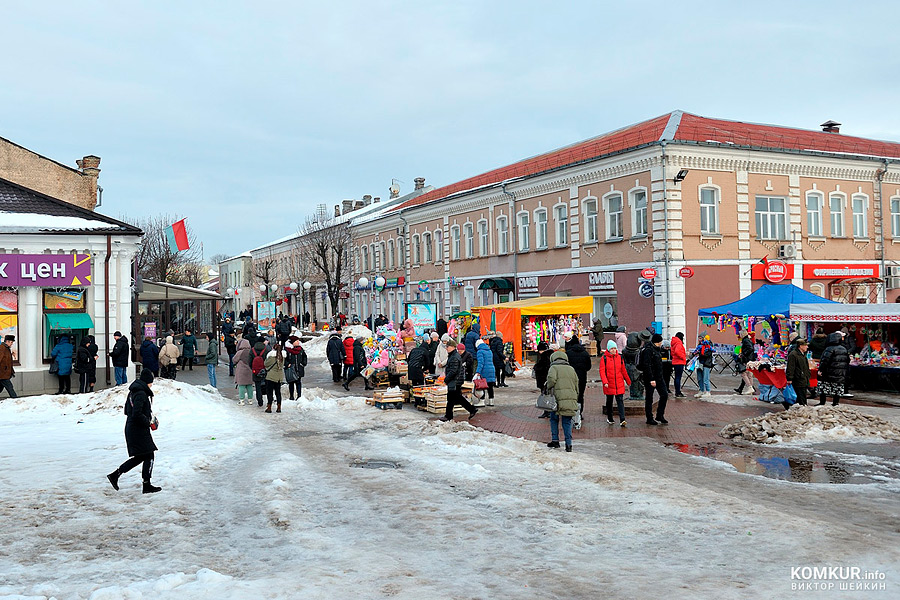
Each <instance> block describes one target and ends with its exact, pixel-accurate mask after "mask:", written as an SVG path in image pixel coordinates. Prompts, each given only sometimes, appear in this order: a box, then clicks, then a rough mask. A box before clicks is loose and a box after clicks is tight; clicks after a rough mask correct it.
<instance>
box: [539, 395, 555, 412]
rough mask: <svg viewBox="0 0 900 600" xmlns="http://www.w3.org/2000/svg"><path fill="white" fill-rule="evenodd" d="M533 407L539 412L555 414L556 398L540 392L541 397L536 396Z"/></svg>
mask: <svg viewBox="0 0 900 600" xmlns="http://www.w3.org/2000/svg"><path fill="white" fill-rule="evenodd" d="M534 405H535V406H536V407H537V408H540V409H541V410H547V411H550V412H556V396H554V395H553V394H548V393H545V392H541V395H540V396H538V399H537V402H535V403H534Z"/></svg>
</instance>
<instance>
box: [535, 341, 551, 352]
mask: <svg viewBox="0 0 900 600" xmlns="http://www.w3.org/2000/svg"><path fill="white" fill-rule="evenodd" d="M549 349H550V346H549V345H548V344H547V342H540V343H538V347H537V351H538V352H543V351H544V350H549Z"/></svg>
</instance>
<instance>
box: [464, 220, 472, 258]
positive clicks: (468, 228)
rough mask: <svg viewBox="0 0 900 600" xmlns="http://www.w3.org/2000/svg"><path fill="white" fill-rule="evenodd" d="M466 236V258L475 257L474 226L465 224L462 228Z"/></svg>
mask: <svg viewBox="0 0 900 600" xmlns="http://www.w3.org/2000/svg"><path fill="white" fill-rule="evenodd" d="M463 231H464V232H465V236H466V258H473V257H474V256H475V226H474V225H473V224H472V223H466V224H465V225H464V226H463Z"/></svg>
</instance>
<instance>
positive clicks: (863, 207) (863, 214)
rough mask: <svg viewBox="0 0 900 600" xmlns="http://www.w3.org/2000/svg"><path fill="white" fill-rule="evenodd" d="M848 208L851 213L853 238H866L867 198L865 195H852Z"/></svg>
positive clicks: (867, 226)
mask: <svg viewBox="0 0 900 600" xmlns="http://www.w3.org/2000/svg"><path fill="white" fill-rule="evenodd" d="M850 208H851V210H852V211H853V237H855V238H865V237H868V236H869V197H868V196H867V195H865V194H853V197H852V198H850Z"/></svg>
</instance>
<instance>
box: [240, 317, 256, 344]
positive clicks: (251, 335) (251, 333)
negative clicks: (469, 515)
mask: <svg viewBox="0 0 900 600" xmlns="http://www.w3.org/2000/svg"><path fill="white" fill-rule="evenodd" d="M257 333H258V332H257V330H256V323H254V322H253V319H251V318H250V317H247V320H246V321H245V322H244V329H243V333H242V336H243V339H245V340H247V341H248V342H250V345H251V346H253V344H255V343H256V336H257Z"/></svg>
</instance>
